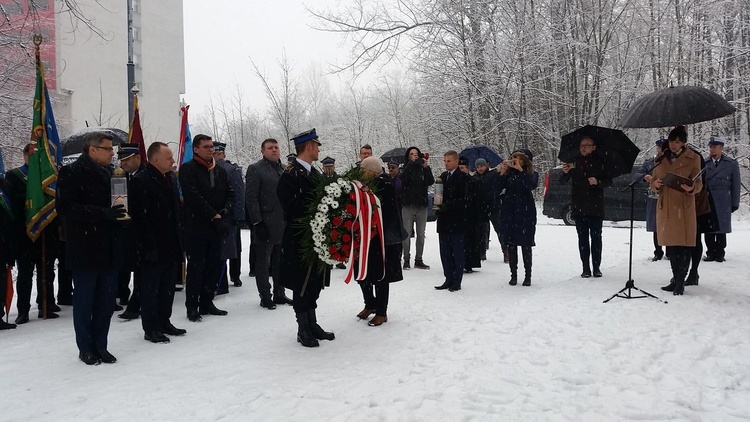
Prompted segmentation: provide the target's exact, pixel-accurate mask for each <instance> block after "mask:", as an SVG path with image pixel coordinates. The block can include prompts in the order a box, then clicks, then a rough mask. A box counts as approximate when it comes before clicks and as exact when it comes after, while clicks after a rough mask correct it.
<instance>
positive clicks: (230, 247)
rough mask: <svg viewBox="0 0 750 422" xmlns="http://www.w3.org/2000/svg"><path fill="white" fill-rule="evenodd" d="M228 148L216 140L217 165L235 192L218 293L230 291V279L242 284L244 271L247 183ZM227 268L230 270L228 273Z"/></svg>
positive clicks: (224, 244)
mask: <svg viewBox="0 0 750 422" xmlns="http://www.w3.org/2000/svg"><path fill="white" fill-rule="evenodd" d="M226 150H227V144H225V143H223V142H214V161H216V165H217V166H221V167H222V168H223V169H224V171H225V172H226V173H227V179H228V180H229V186H230V187H231V188H232V192H234V204H233V205H232V212H231V213H230V215H228V216H227V217H226V218H225V219H224V223H225V224H226V225H227V227H228V229H229V234H228V235H227V237H225V238H224V240H223V241H222V243H221V263H222V272H221V278H220V281H219V286H218V289H217V292H218V294H226V293H229V282H230V281H231V282H232V284H233V285H234V287H240V286H242V281H240V272H241V271H242V269H241V264H240V253H241V252H242V236H241V230H240V227H241V226H242V225H243V223H244V220H245V195H244V192H245V183H244V182H243V181H242V169H240V167H239V166H238V165H237V164H235V163H233V162H231V161H229V160H227V153H226ZM226 260H229V265H225V264H226ZM227 269H228V270H229V273H228V274H227ZM227 275H229V277H227Z"/></svg>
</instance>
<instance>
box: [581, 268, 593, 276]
mask: <svg viewBox="0 0 750 422" xmlns="http://www.w3.org/2000/svg"><path fill="white" fill-rule="evenodd" d="M589 277H591V270H590V269H588V268H584V269H583V272H582V273H581V278H589Z"/></svg>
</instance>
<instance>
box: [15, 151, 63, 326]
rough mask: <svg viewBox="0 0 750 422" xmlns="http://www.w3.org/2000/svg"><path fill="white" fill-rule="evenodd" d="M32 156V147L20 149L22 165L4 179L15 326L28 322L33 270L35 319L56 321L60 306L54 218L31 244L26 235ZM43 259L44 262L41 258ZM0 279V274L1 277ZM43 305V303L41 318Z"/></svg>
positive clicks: (55, 222) (57, 251) (57, 244)
mask: <svg viewBox="0 0 750 422" xmlns="http://www.w3.org/2000/svg"><path fill="white" fill-rule="evenodd" d="M33 153H34V151H33V145H32V144H27V145H26V146H25V147H24V149H23V161H24V165H22V166H21V167H17V168H14V169H11V170H9V171H8V173H7V174H6V175H5V178H6V179H7V181H8V191H7V192H6V193H7V194H8V197H9V198H10V201H11V204H12V208H13V214H14V219H13V228H14V231H15V233H14V237H15V239H16V240H17V249H18V250H17V252H16V253H14V254H13V255H15V256H16V259H17V264H18V279H17V281H16V291H17V292H18V293H17V294H18V299H17V302H16V307H17V308H18V316H17V317H16V324H25V323H27V322H29V311H30V309H31V290H32V284H33V278H34V268H35V267H36V292H37V293H36V303H37V307H38V309H39V318H42V317H45V318H58V317H59V316H58V315H57V314H56V313H55V312H59V311H60V307H59V306H57V305H55V291H54V289H55V286H54V282H55V259H56V258H57V256H58V253H59V249H60V246H59V242H58V240H59V237H58V223H57V221H58V219H57V218H55V219H54V220H52V222H51V223H50V224H49V225H47V227H45V228H44V232H43V236H45V238H44V240H42V238H41V236H40V237H39V238H38V239H37V240H36V241H33V240H31V238H29V236H28V234H27V232H26V179H27V176H28V174H29V157H30V156H31V155H32V154H33ZM43 257H44V259H42V258H43ZM3 276H4V275H3ZM44 303H46V304H47V308H46V310H47V312H46V316H45V312H44Z"/></svg>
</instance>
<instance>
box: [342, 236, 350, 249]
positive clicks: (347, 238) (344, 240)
mask: <svg viewBox="0 0 750 422" xmlns="http://www.w3.org/2000/svg"><path fill="white" fill-rule="evenodd" d="M341 241H342V242H344V246H346V245H348V244H349V242H351V241H352V237H351V236H349V235H348V234H345V235H343V236H341Z"/></svg>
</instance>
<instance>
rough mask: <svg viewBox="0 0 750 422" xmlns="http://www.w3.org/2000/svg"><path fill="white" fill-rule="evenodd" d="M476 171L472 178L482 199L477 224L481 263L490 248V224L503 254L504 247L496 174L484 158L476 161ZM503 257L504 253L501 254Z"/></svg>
mask: <svg viewBox="0 0 750 422" xmlns="http://www.w3.org/2000/svg"><path fill="white" fill-rule="evenodd" d="M475 165H476V168H477V171H476V173H474V175H473V176H472V177H473V178H474V179H476V180H477V181H478V182H479V188H480V190H481V192H482V196H483V198H484V201H483V205H484V208H483V209H482V217H483V218H482V220H481V221H480V223H479V231H480V233H481V239H482V248H483V249H482V251H481V255H482V256H481V258H482V261H484V260H485V259H487V255H486V251H487V249H489V247H490V222H492V225H493V227H494V230H495V232H496V233H497V240H498V241H499V242H500V246H501V248H502V250H503V252H505V246H503V245H502V240H501V238H500V201H499V200H498V199H497V197H498V196H499V195H497V194H498V193H499V192H497V190H496V189H495V185H496V184H497V172H496V171H494V170H490V167H489V164H488V163H487V160H485V159H484V158H479V159H477V161H476V163H475ZM503 255H505V253H504V254H503Z"/></svg>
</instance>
